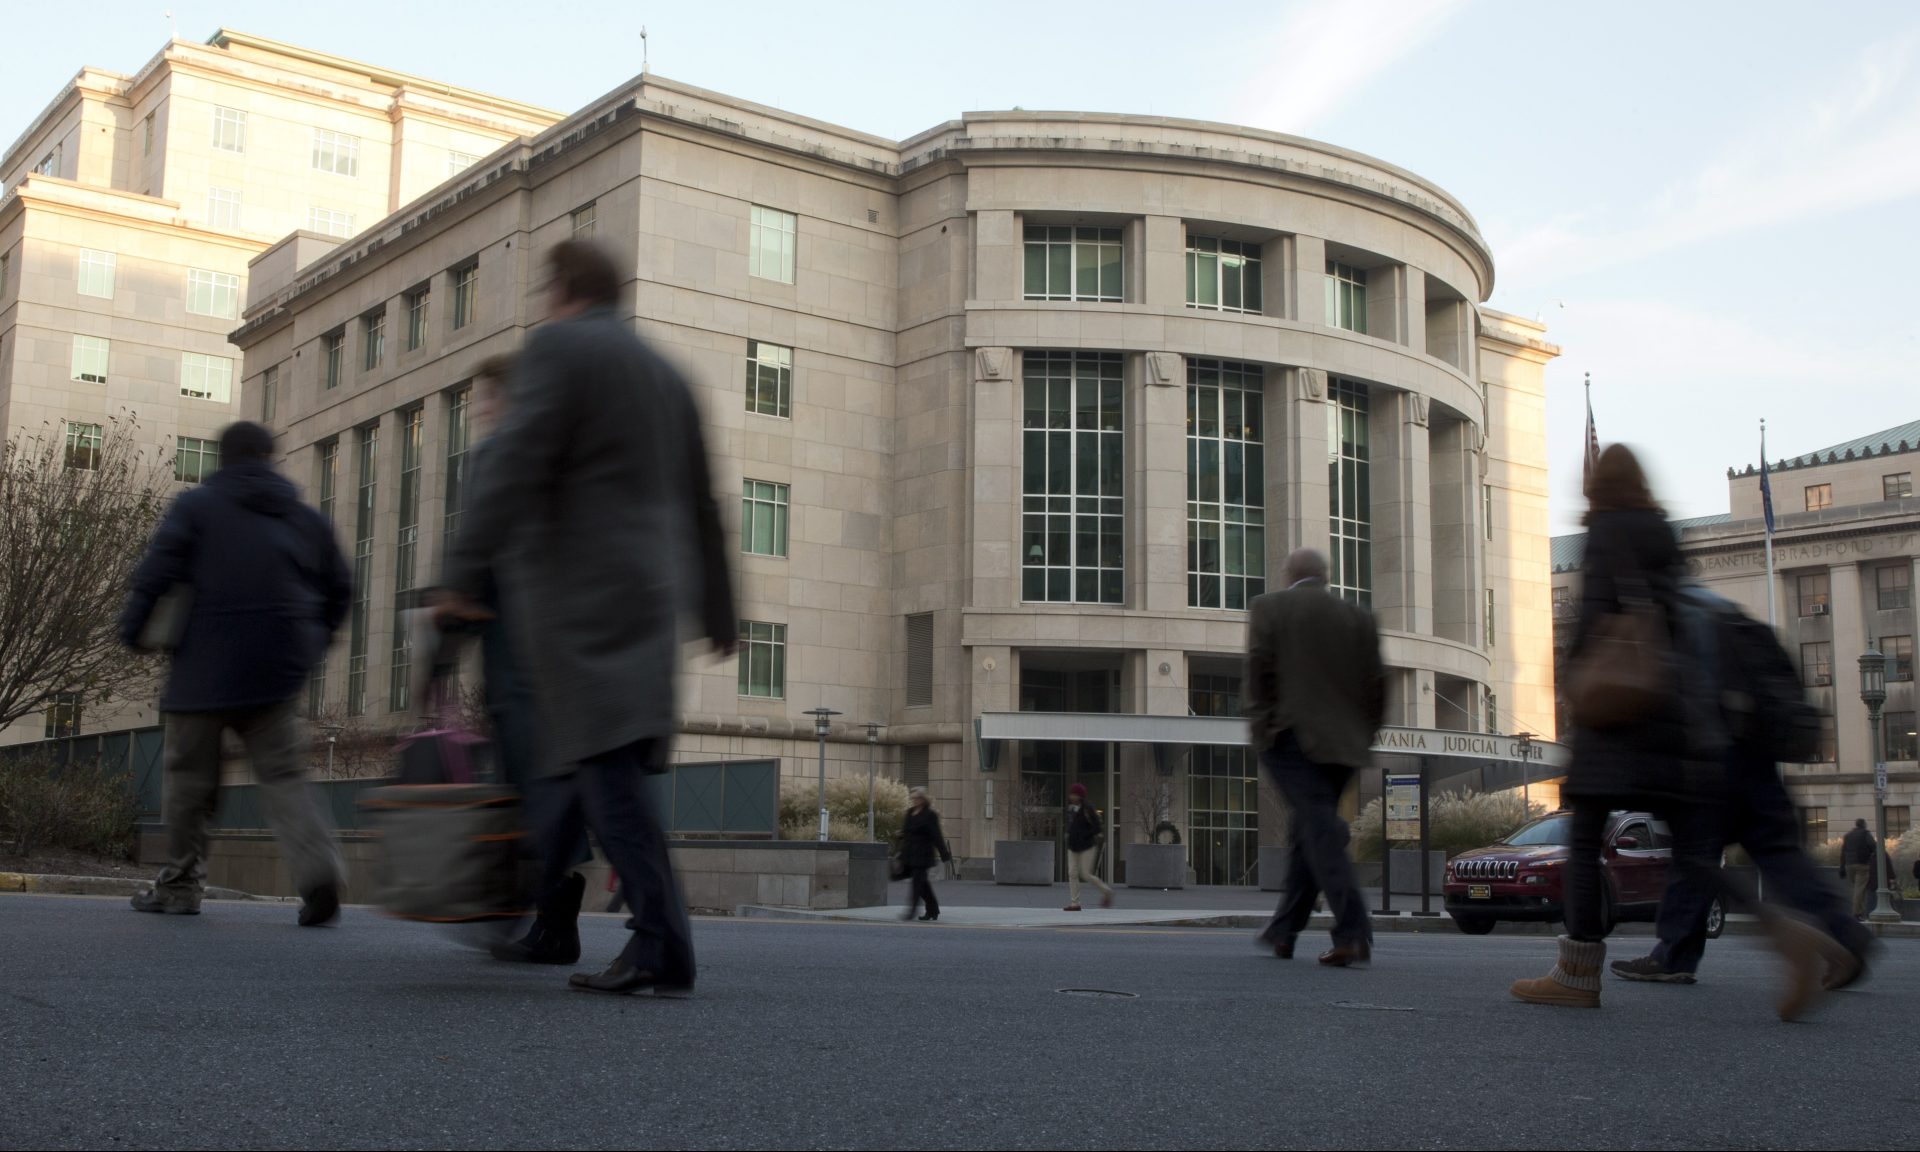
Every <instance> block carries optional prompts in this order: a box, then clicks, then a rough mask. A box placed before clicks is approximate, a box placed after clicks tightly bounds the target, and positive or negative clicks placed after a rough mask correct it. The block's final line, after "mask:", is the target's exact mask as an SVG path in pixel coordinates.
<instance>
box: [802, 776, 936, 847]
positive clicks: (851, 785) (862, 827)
mask: <svg viewBox="0 0 1920 1152" xmlns="http://www.w3.org/2000/svg"><path fill="white" fill-rule="evenodd" d="M819 805H820V785H819V783H818V781H816V780H800V779H794V780H788V781H786V782H785V783H784V784H783V785H781V788H780V837H781V839H783V840H812V839H814V838H815V837H817V836H818V835H819V834H820V807H819ZM906 815H907V786H906V785H905V784H902V783H900V782H899V781H898V780H894V779H891V778H889V777H886V776H878V777H876V778H875V779H874V782H873V834H874V836H875V837H876V838H877V839H879V840H880V841H881V842H882V843H884V842H886V841H887V840H890V839H892V838H893V837H894V836H895V835H897V834H898V833H899V831H900V825H901V822H902V821H904V820H905V819H906ZM866 838H867V781H866V778H865V777H863V776H835V777H832V778H830V779H829V780H828V781H827V839H829V840H854V841H860V840H865V839H866Z"/></svg>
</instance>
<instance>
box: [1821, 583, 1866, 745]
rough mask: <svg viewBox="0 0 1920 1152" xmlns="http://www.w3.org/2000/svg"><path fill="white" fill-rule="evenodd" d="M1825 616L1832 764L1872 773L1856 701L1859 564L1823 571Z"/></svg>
mask: <svg viewBox="0 0 1920 1152" xmlns="http://www.w3.org/2000/svg"><path fill="white" fill-rule="evenodd" d="M1827 583H1828V587H1829V588H1830V589H1831V590H1832V595H1831V596H1830V597H1829V606H1828V609H1827V611H1828V614H1829V619H1830V620H1832V622H1833V625H1832V626H1833V716H1834V721H1833V724H1834V749H1835V755H1834V763H1835V767H1836V768H1838V769H1839V770H1840V771H1842V772H1866V773H1869V774H1870V773H1872V771H1873V749H1872V746H1871V745H1870V744H1869V743H1868V728H1867V706H1866V705H1865V704H1863V703H1861V700H1860V656H1861V653H1863V652H1865V651H1866V650H1867V645H1866V634H1865V627H1866V612H1865V605H1864V604H1862V603H1861V598H1860V565H1859V564H1857V563H1852V562H1847V563H1842V564H1835V565H1833V567H1831V568H1829V569H1828V570H1827Z"/></svg>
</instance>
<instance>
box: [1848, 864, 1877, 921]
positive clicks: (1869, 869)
mask: <svg viewBox="0 0 1920 1152" xmlns="http://www.w3.org/2000/svg"><path fill="white" fill-rule="evenodd" d="M1847 882H1848V883H1850V884H1852V885H1853V918H1854V919H1855V920H1858V919H1859V918H1860V917H1862V916H1865V915H1866V914H1867V910H1868V907H1869V905H1870V904H1871V902H1872V896H1871V893H1872V891H1873V865H1871V864H1849V865H1847Z"/></svg>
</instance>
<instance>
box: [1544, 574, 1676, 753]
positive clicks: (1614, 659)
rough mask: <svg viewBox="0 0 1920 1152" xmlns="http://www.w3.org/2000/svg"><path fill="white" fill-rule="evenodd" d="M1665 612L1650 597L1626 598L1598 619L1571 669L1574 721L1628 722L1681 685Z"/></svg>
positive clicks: (1662, 703)
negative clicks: (1677, 675) (1675, 665)
mask: <svg viewBox="0 0 1920 1152" xmlns="http://www.w3.org/2000/svg"><path fill="white" fill-rule="evenodd" d="M1678 687H1679V685H1678V678H1677V677H1676V676H1675V675H1674V668H1673V644H1672V641H1671V640H1670V639H1669V636H1668V632H1667V614H1666V612H1665V611H1664V610H1663V609H1662V608H1661V607H1660V605H1659V604H1657V603H1655V602H1654V601H1653V599H1652V598H1651V597H1648V596H1638V597H1631V598H1623V599H1622V600H1621V603H1620V607H1619V609H1618V610H1616V611H1613V612H1609V613H1607V614H1606V615H1604V616H1602V617H1600V619H1599V620H1597V621H1595V623H1594V625H1593V632H1592V633H1591V634H1590V635H1589V636H1588V637H1587V642H1586V644H1585V645H1584V646H1583V649H1582V651H1581V654H1580V658H1579V660H1577V661H1575V663H1574V665H1573V667H1572V668H1570V669H1569V670H1568V675H1567V698H1568V701H1569V702H1570V703H1571V704H1572V705H1573V719H1574V723H1576V724H1578V725H1580V726H1581V727H1583V728H1595V729H1602V730H1604V729H1608V728H1625V727H1627V726H1629V725H1632V724H1637V723H1640V722H1642V721H1644V720H1646V719H1647V718H1648V717H1650V716H1653V715H1655V714H1657V713H1658V712H1659V711H1660V710H1661V709H1662V708H1664V707H1666V706H1667V705H1668V702H1669V701H1671V700H1672V699H1673V695H1674V693H1675V692H1676V691H1677V690H1678Z"/></svg>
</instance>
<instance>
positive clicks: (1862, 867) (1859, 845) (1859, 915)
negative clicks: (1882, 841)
mask: <svg viewBox="0 0 1920 1152" xmlns="http://www.w3.org/2000/svg"><path fill="white" fill-rule="evenodd" d="M1840 863H1841V864H1842V865H1844V866H1845V868H1846V873H1847V884H1848V885H1849V886H1851V887H1852V889H1853V918H1854V919H1855V920H1864V919H1866V917H1867V910H1868V906H1869V905H1870V904H1871V903H1872V897H1873V833H1871V832H1869V831H1867V822H1866V821H1865V820H1855V821H1854V822H1853V830H1852V831H1850V832H1848V833H1847V834H1846V836H1845V837H1844V838H1842V839H1841V841H1840Z"/></svg>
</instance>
